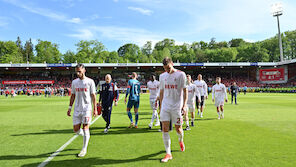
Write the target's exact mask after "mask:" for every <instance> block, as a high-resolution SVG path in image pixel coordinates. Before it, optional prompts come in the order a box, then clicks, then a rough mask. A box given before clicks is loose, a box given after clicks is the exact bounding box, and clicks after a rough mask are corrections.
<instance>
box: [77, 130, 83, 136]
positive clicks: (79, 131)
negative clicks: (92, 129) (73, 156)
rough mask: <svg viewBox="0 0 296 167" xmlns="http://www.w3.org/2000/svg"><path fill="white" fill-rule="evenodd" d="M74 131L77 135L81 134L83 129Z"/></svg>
mask: <svg viewBox="0 0 296 167" xmlns="http://www.w3.org/2000/svg"><path fill="white" fill-rule="evenodd" d="M75 133H76V134H77V135H79V136H83V130H82V129H81V128H80V129H79V130H78V131H77V132H75Z"/></svg>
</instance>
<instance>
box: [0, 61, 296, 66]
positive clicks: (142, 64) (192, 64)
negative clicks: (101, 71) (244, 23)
mask: <svg viewBox="0 0 296 167" xmlns="http://www.w3.org/2000/svg"><path fill="white" fill-rule="evenodd" d="M291 63H296V59H293V60H287V61H284V62H211V63H210V62H207V63H174V66H205V67H226V66H228V67H237V66H261V67H264V66H265V67H271V66H280V65H286V64H291ZM83 64H84V66H85V67H160V66H162V63H83ZM76 65H77V63H67V64H63V63H59V64H46V63H44V64H41V63H37V64H30V63H27V64H0V68H9V67H13V68H18V67H19V68H26V67H35V68H46V67H75V66H76Z"/></svg>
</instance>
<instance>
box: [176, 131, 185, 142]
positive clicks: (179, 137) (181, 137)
mask: <svg viewBox="0 0 296 167" xmlns="http://www.w3.org/2000/svg"><path fill="white" fill-rule="evenodd" d="M177 135H178V139H179V142H183V138H184V132H183V130H182V132H181V133H178V132H177Z"/></svg>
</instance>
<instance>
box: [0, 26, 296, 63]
mask: <svg viewBox="0 0 296 167" xmlns="http://www.w3.org/2000/svg"><path fill="white" fill-rule="evenodd" d="M282 39H283V50H284V58H285V59H295V58H296V30H294V31H287V32H284V33H283V34H282ZM0 42H1V46H0V63H9V62H13V63H26V62H27V61H29V62H30V63H43V62H45V61H46V62H47V63H59V62H60V61H63V62H64V63H75V62H76V61H77V62H80V63H103V62H105V63H117V62H119V63H126V62H129V63H136V62H140V63H150V62H152V63H159V62H161V61H162V59H163V58H164V57H166V56H168V57H171V58H172V59H173V61H174V62H208V61H209V62H229V61H235V62H246V61H249V62H268V61H279V60H280V58H279V57H280V56H279V46H278V36H277V35H276V36H274V37H272V38H269V39H266V40H263V41H258V42H256V43H250V42H246V41H245V40H244V39H242V38H234V39H231V40H230V41H228V42H227V41H221V42H217V41H216V39H215V38H211V40H210V42H205V41H199V42H198V41H195V42H192V44H187V43H184V44H182V45H176V44H175V40H174V39H169V38H165V39H163V40H162V41H159V42H157V43H156V44H155V45H154V46H153V44H152V42H151V41H147V42H146V43H145V44H144V45H143V46H142V47H140V46H138V45H136V44H133V43H127V44H124V45H122V46H120V47H119V48H118V50H117V51H111V52H110V51H107V50H106V48H105V46H104V45H103V44H102V43H101V42H98V41H97V40H81V41H79V42H78V43H77V44H76V45H75V46H76V47H77V50H76V52H75V51H71V50H68V51H67V52H66V53H64V54H63V55H62V54H61V53H60V52H59V49H58V45H57V44H54V43H51V42H50V41H42V40H38V44H37V45H36V46H35V52H34V46H33V44H32V41H31V39H29V40H28V41H26V42H25V45H24V46H23V45H22V41H21V39H20V37H17V40H16V42H11V41H7V42H5V41H0ZM34 53H35V54H34Z"/></svg>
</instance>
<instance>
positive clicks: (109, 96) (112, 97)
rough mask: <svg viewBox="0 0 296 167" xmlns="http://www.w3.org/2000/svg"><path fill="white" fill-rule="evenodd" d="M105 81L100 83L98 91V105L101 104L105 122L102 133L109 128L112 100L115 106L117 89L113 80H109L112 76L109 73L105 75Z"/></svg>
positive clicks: (106, 131)
mask: <svg viewBox="0 0 296 167" xmlns="http://www.w3.org/2000/svg"><path fill="white" fill-rule="evenodd" d="M105 81H106V83H104V84H102V85H101V88H100V91H99V93H100V99H99V105H101V106H102V113H103V114H102V116H103V118H104V120H105V122H106V128H105V130H104V133H108V130H109V129H110V121H111V112H112V106H113V101H115V106H117V101H118V97H119V91H118V89H117V86H116V85H115V84H114V83H113V82H111V81H112V77H111V75H110V74H107V75H106V76H105Z"/></svg>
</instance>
